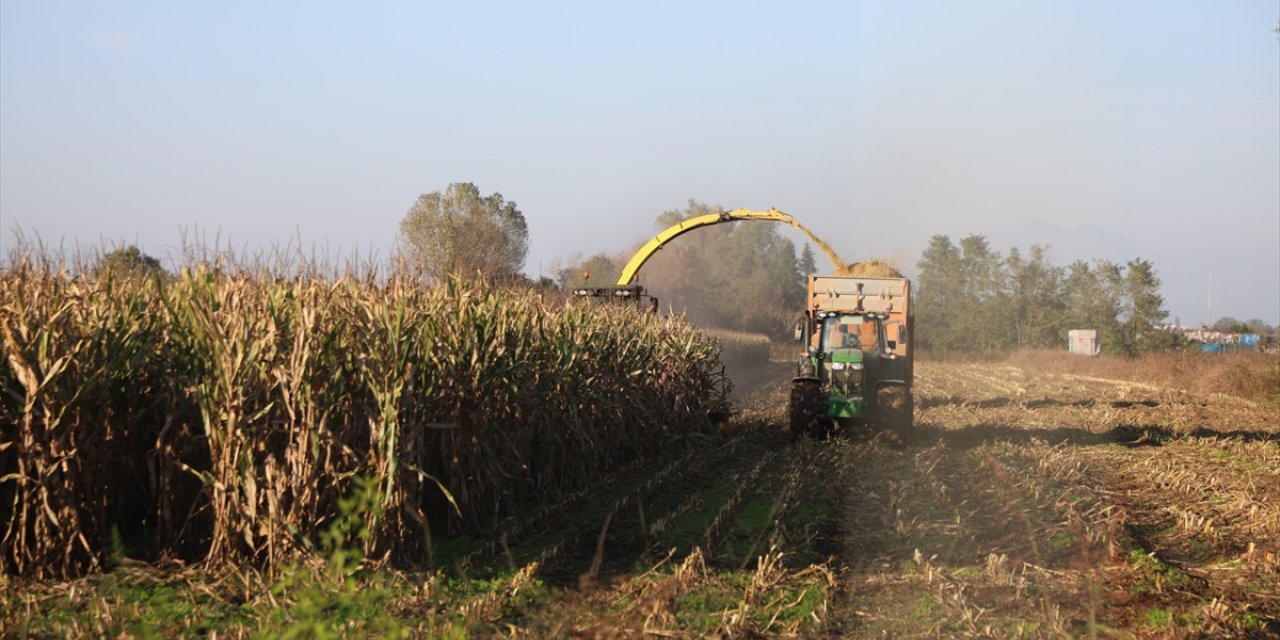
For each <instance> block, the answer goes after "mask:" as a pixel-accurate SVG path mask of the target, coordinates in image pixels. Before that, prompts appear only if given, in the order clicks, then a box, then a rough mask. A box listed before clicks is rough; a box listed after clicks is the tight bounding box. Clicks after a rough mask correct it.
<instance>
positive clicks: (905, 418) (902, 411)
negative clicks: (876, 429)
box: [875, 384, 914, 437]
mask: <svg viewBox="0 0 1280 640" xmlns="http://www.w3.org/2000/svg"><path fill="white" fill-rule="evenodd" d="M913 405H914V402H913V401H912V397H911V389H910V388H909V387H906V386H903V385H896V384H894V385H886V386H884V387H881V388H880V390H879V391H878V392H877V393H876V404H875V414H876V415H875V421H876V422H877V423H879V425H880V428H882V429H885V430H887V431H889V432H891V433H893V434H895V435H896V436H898V437H906V436H907V435H909V434H910V433H911V430H912V428H913V426H914V425H913V420H912V417H913V416H912V414H913V413H914V406H913Z"/></svg>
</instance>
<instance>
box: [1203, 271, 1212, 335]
mask: <svg viewBox="0 0 1280 640" xmlns="http://www.w3.org/2000/svg"><path fill="white" fill-rule="evenodd" d="M1205 316H1206V317H1205V321H1204V326H1206V327H1212V326H1213V269H1209V308H1208V309H1207V310H1205Z"/></svg>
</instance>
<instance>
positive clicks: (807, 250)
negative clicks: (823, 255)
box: [798, 242, 818, 278]
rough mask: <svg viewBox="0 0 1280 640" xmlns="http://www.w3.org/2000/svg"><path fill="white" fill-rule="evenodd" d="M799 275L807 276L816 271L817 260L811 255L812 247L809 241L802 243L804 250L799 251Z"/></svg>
mask: <svg viewBox="0 0 1280 640" xmlns="http://www.w3.org/2000/svg"><path fill="white" fill-rule="evenodd" d="M798 266H799V268H800V276H801V277H802V278H807V277H809V276H811V275H813V274H815V273H817V272H818V261H817V258H816V257H815V256H814V255H813V247H811V246H809V243H808V242H806V243H804V250H803V251H801V252H800V264H799V265H798Z"/></svg>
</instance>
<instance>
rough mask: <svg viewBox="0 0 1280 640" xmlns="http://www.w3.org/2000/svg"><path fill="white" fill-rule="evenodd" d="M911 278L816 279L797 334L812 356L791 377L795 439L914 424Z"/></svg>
mask: <svg viewBox="0 0 1280 640" xmlns="http://www.w3.org/2000/svg"><path fill="white" fill-rule="evenodd" d="M910 289H911V282H910V281H909V280H907V279H906V278H870V277H857V276H810V277H809V286H808V298H807V301H806V305H805V316H804V319H803V320H802V321H801V323H800V324H799V326H797V327H796V339H797V340H800V341H801V342H802V343H803V344H804V345H805V353H804V354H803V355H802V356H801V357H800V360H799V362H798V363H797V365H796V375H795V377H794V378H792V386H791V402H790V422H791V434H792V437H793V438H799V437H801V436H803V435H809V436H812V437H825V436H827V435H829V434H831V433H832V432H833V430H836V429H838V428H844V427H857V426H863V425H876V426H879V427H881V428H883V429H887V430H890V431H892V432H894V433H897V434H899V435H901V434H902V433H904V432H905V431H907V430H909V429H910V428H911V426H912V410H913V407H912V405H913V402H912V395H911V385H912V376H913V372H912V362H913V357H912V341H911V328H912V320H911V313H910V301H911V293H910Z"/></svg>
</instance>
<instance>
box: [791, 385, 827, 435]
mask: <svg viewBox="0 0 1280 640" xmlns="http://www.w3.org/2000/svg"><path fill="white" fill-rule="evenodd" d="M789 413H790V417H791V439H792V440H799V439H800V437H801V436H803V435H805V434H808V435H810V436H812V437H814V438H820V437H823V436H825V435H826V434H827V403H826V399H825V398H824V397H823V396H822V387H821V385H819V384H818V381H817V380H797V381H795V382H793V383H792V384H791V404H790V407H789Z"/></svg>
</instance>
